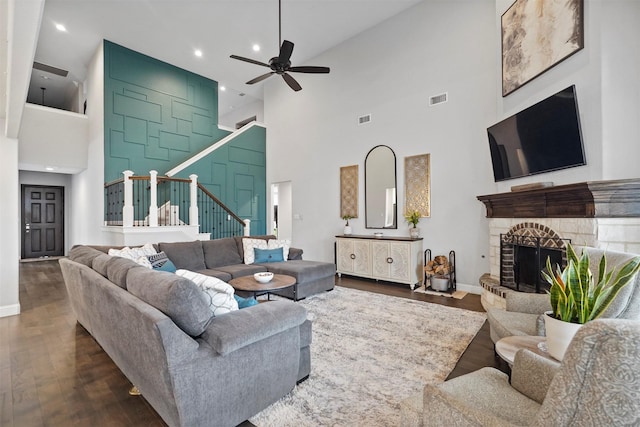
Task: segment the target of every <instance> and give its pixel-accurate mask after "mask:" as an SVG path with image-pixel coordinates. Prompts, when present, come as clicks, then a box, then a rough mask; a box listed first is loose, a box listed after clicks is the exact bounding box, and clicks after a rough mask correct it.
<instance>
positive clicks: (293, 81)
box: [282, 73, 302, 92]
mask: <svg viewBox="0 0 640 427" xmlns="http://www.w3.org/2000/svg"><path fill="white" fill-rule="evenodd" d="M282 78H283V79H284V81H285V82H287V84H288V85H289V87H290V88H291V89H293V90H295V91H296V92H297V91H299V90H300V89H302V86H300V83H298V82H297V81H296V79H294V78H293V77H291V76H290V75H289V74H287V73H284V74H283V75H282Z"/></svg>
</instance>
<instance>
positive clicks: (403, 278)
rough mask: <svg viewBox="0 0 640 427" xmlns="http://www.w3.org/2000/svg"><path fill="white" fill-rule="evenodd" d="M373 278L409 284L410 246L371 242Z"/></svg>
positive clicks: (402, 243) (401, 243)
mask: <svg viewBox="0 0 640 427" xmlns="http://www.w3.org/2000/svg"><path fill="white" fill-rule="evenodd" d="M371 252H372V254H373V255H372V258H373V276H374V277H376V278H380V279H388V280H391V281H400V282H404V283H409V280H410V279H411V275H410V274H409V272H410V270H411V268H410V267H411V245H410V244H408V243H405V242H371Z"/></svg>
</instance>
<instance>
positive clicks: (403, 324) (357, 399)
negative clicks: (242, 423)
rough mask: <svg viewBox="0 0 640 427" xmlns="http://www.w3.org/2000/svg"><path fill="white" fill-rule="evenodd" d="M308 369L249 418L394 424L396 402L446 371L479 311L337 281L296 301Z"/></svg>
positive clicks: (479, 320)
mask: <svg viewBox="0 0 640 427" xmlns="http://www.w3.org/2000/svg"><path fill="white" fill-rule="evenodd" d="M298 304H301V305H303V306H304V307H306V308H307V310H308V311H309V317H310V318H311V319H312V320H313V342H312V345H311V375H310V376H309V379H307V380H306V381H305V382H303V383H301V384H299V385H298V386H296V388H295V389H294V390H293V391H292V392H291V393H290V394H288V395H287V396H285V397H283V398H282V399H280V400H279V401H278V402H276V403H275V404H273V405H271V406H270V407H268V408H267V409H265V410H264V411H262V412H260V413H259V414H257V415H256V416H255V417H253V418H251V419H250V421H251V423H253V424H254V425H256V426H258V427H271V426H273V427H276V426H277V427H287V426H291V427H293V426H296V427H299V426H396V425H399V423H400V409H399V403H400V401H402V400H403V399H405V398H407V397H409V396H411V395H414V394H416V393H419V392H420V391H421V390H422V389H423V388H424V385H425V384H427V383H439V382H442V381H444V379H445V378H446V377H447V376H448V375H449V373H450V372H451V370H452V369H453V368H454V367H455V365H456V362H457V360H458V359H459V357H460V356H461V355H462V353H463V352H464V350H465V349H466V348H467V346H468V345H469V343H470V342H471V340H472V339H473V337H474V336H475V334H476V333H477V332H478V330H479V329H480V327H481V326H482V324H483V322H484V321H485V315H484V313H476V312H472V311H468V310H462V309H458V308H452V307H446V306H441V305H438V304H430V303H426V302H422V301H414V300H409V299H404V298H398V297H392V296H387V295H380V294H375V293H371V292H364V291H358V290H354V289H349V288H343V287H336V288H335V289H334V290H333V291H331V292H327V293H323V294H320V295H316V296H314V297H310V298H307V299H306V300H303V301H300V302H299V303H298Z"/></svg>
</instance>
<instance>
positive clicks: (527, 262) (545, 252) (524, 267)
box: [513, 245, 562, 293]
mask: <svg viewBox="0 0 640 427" xmlns="http://www.w3.org/2000/svg"><path fill="white" fill-rule="evenodd" d="M547 258H550V259H551V267H552V268H554V269H555V266H556V264H558V265H562V250H560V249H550V248H538V247H531V246H520V245H515V246H514V262H513V275H514V285H515V290H517V291H521V292H536V293H545V292H547V291H549V290H550V289H551V285H549V283H547V281H546V280H544V277H542V270H543V269H545V268H546V265H547Z"/></svg>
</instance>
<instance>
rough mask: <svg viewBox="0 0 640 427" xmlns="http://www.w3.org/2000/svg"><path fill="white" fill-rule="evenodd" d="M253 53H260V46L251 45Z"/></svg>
mask: <svg viewBox="0 0 640 427" xmlns="http://www.w3.org/2000/svg"><path fill="white" fill-rule="evenodd" d="M253 51H254V52H260V45H259V44H254V45H253Z"/></svg>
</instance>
